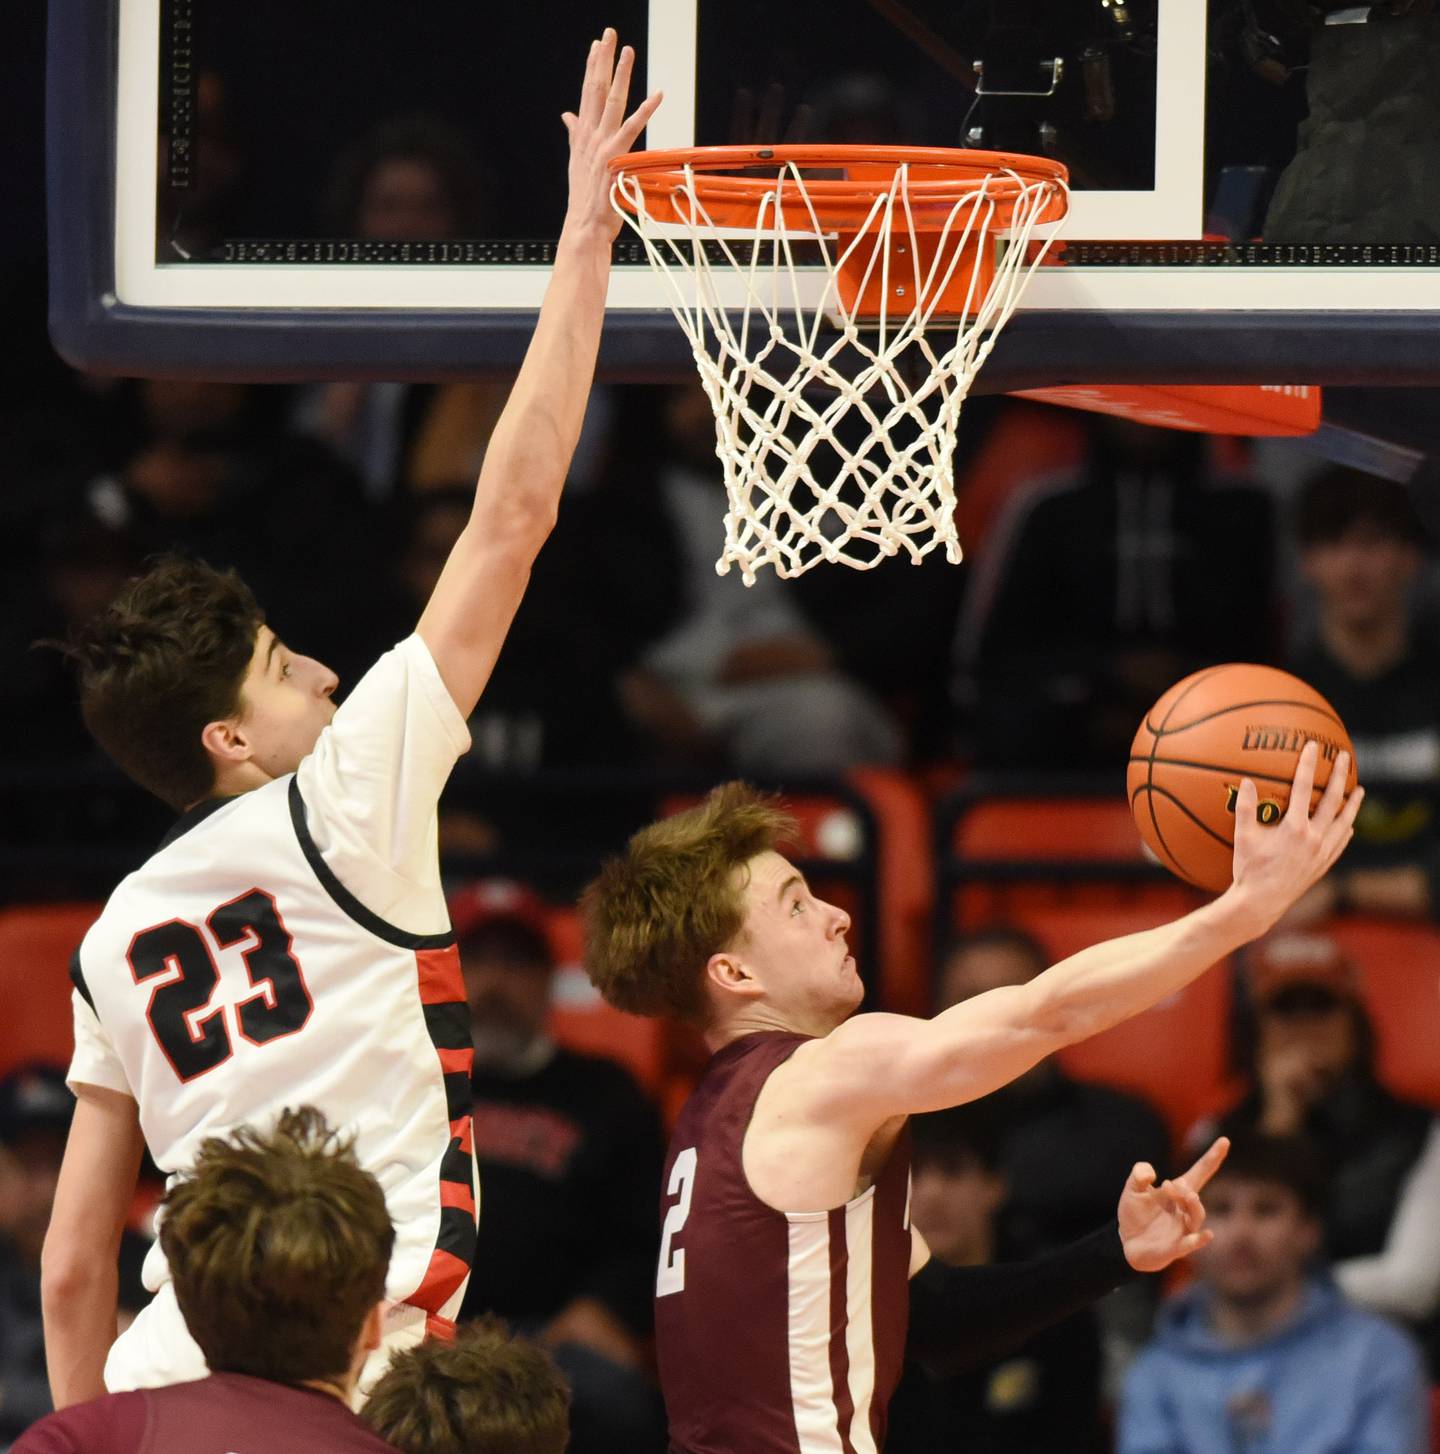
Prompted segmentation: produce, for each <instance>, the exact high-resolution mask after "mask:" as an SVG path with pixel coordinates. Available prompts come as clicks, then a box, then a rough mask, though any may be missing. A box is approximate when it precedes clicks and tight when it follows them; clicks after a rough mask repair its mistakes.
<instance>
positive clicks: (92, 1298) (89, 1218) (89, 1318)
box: [40, 1085, 145, 1409]
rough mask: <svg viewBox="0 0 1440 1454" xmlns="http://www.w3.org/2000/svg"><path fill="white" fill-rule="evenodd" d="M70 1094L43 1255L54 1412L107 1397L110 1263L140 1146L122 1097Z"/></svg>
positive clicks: (113, 1278)
mask: <svg viewBox="0 0 1440 1454" xmlns="http://www.w3.org/2000/svg"><path fill="white" fill-rule="evenodd" d="M75 1097H76V1103H75V1116H74V1119H73V1120H72V1121H71V1123H70V1134H69V1136H68V1138H67V1140H66V1142H65V1158H64V1161H63V1162H62V1163H61V1166H60V1180H59V1183H58V1185H57V1186H56V1190H55V1206H54V1210H53V1211H52V1212H51V1215H50V1226H49V1229H48V1231H47V1232H46V1234H45V1246H44V1250H43V1252H42V1253H41V1271H40V1288H41V1303H42V1310H43V1314H44V1322H45V1357H46V1363H47V1366H48V1369H49V1375H50V1391H51V1393H52V1395H53V1396H54V1400H55V1407H56V1408H57V1409H59V1408H66V1407H68V1406H69V1405H70V1404H75V1403H82V1402H84V1401H85V1400H87V1399H92V1398H98V1397H99V1396H100V1395H101V1394H103V1393H104V1392H105V1386H104V1381H103V1377H102V1375H103V1372H104V1368H105V1355H106V1353H107V1352H108V1351H109V1348H110V1344H111V1343H112V1342H113V1341H114V1339H115V1314H116V1299H117V1294H118V1287H119V1276H118V1273H117V1270H116V1260H117V1258H118V1256H119V1251H120V1237H121V1233H122V1232H123V1231H124V1229H125V1222H126V1218H127V1217H128V1215H129V1211H130V1204H131V1202H132V1201H133V1199H134V1196H135V1179H136V1176H137V1175H138V1173H139V1170H140V1157H141V1153H142V1152H143V1151H144V1147H145V1141H144V1137H143V1136H142V1134H141V1131H140V1118H139V1112H138V1109H137V1107H136V1104H135V1102H134V1101H133V1100H132V1099H131V1098H130V1097H129V1096H128V1095H124V1094H123V1093H121V1092H119V1091H113V1090H105V1089H103V1088H102V1087H100V1086H92V1085H77V1086H75Z"/></svg>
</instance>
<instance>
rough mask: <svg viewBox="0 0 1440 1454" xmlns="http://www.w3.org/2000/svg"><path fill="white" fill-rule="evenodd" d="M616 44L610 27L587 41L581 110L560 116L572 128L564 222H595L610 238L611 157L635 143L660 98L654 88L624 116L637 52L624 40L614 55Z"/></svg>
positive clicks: (616, 222)
mask: <svg viewBox="0 0 1440 1454" xmlns="http://www.w3.org/2000/svg"><path fill="white" fill-rule="evenodd" d="M615 44H616V35H615V32H614V30H612V29H609V28H607V29H606V31H605V34H604V35H603V36H601V38H600V39H599V40H597V41H592V42H591V44H590V58H589V59H588V60H587V61H586V62H585V85H584V89H583V90H582V91H581V93H580V107H579V110H578V111H567V112H566V113H565V114H564V115H563V116H562V117H561V118H560V119H561V120H562V121H563V122H564V123H565V130H566V131H568V132H569V133H570V206H569V211H568V212H567V214H566V219H565V220H566V223H567V224H577V223H578V224H580V225H585V224H587V223H588V224H590V225H592V226H597V227H599V228H601V229H602V231H603V232H604V235H605V236H606V237H608V238H613V237H614V236H615V235H616V233H618V232H619V230H620V217H619V214H618V213H617V212H616V211H615V209H614V208H613V207H612V206H611V205H610V183H611V178H610V169H609V164H610V161H611V160H612V158H614V157H617V156H622V155H623V154H624V153H625V152H627V151H629V150H630V148H631V147H632V146H634V145H635V139H636V138H637V137H638V136H639V135H640V133H641V132H642V131H644V130H645V124H646V122H648V121H649V120H650V118H651V117H652V116H653V115H654V114H655V110H656V108H657V107H658V106H659V105H660V101H661V99H662V98H661V93H660V92H659V91H656V92H655V94H654V95H653V96H647V97H646V98H645V100H644V101H642V102H641V103H640V105H639V106H637V107H636V108H635V110H634V111H632V112H631V113H630V115H629V116H628V117H627V116H626V115H625V102H626V100H627V98H628V97H629V94H630V74H631V72H632V71H633V70H634V68H635V52H634V51H633V50H632V49H631V48H630V47H629V46H628V45H627V46H625V47H624V48H623V49H622V50H621V52H620V57H619V59H618V60H617V59H616V57H615Z"/></svg>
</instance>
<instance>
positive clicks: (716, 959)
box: [705, 950, 761, 995]
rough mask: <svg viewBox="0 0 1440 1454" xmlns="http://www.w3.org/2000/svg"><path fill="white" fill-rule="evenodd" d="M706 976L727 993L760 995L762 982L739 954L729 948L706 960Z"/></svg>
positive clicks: (712, 983)
mask: <svg viewBox="0 0 1440 1454" xmlns="http://www.w3.org/2000/svg"><path fill="white" fill-rule="evenodd" d="M705 978H706V979H707V980H709V982H710V983H711V985H712V986H714V987H715V988H716V989H719V990H723V991H724V992H725V993H726V994H732V995H735V994H739V995H758V994H759V993H760V988H761V987H760V982H759V980H757V979H756V978H755V976H754V975H753V974H751V973H750V970H749V969H748V967H747V966H746V964H745V961H744V960H743V959H741V958H740V957H739V956H738V955H736V954H732V953H731V952H730V951H728V950H722V951H721V952H720V953H719V954H712V955H711V956H710V958H709V959H707V960H706V961H705Z"/></svg>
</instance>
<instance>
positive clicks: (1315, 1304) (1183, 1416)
mask: <svg viewBox="0 0 1440 1454" xmlns="http://www.w3.org/2000/svg"><path fill="white" fill-rule="evenodd" d="M1324 1200H1325V1198H1324V1194H1323V1193H1322V1190H1321V1185H1320V1175H1319V1171H1318V1168H1317V1165H1316V1162H1315V1160H1314V1158H1313V1156H1312V1155H1311V1153H1310V1149H1309V1148H1308V1146H1307V1145H1306V1144H1305V1143H1304V1142H1303V1141H1300V1140H1298V1139H1296V1138H1293V1137H1277V1136H1263V1135H1250V1136H1246V1137H1237V1138H1236V1140H1235V1142H1234V1144H1233V1145H1232V1147H1231V1151H1230V1157H1229V1160H1228V1162H1227V1164H1226V1165H1225V1166H1223V1167H1221V1169H1220V1171H1219V1172H1218V1173H1217V1174H1216V1175H1215V1178H1214V1179H1213V1180H1212V1181H1211V1183H1210V1186H1209V1187H1208V1189H1207V1190H1206V1192H1205V1194H1204V1203H1205V1211H1206V1224H1207V1226H1209V1227H1210V1229H1211V1230H1212V1231H1213V1232H1214V1234H1215V1235H1214V1241H1213V1242H1212V1243H1211V1244H1210V1246H1209V1248H1208V1249H1206V1250H1205V1251H1204V1252H1202V1253H1200V1254H1198V1256H1197V1258H1196V1261H1197V1264H1198V1267H1199V1271H1200V1280H1199V1282H1198V1283H1197V1284H1196V1285H1195V1286H1194V1287H1192V1288H1190V1289H1189V1290H1188V1291H1186V1292H1185V1293H1182V1294H1181V1295H1180V1296H1179V1297H1178V1298H1176V1299H1175V1300H1174V1301H1173V1302H1172V1303H1171V1304H1170V1305H1169V1306H1168V1307H1167V1308H1166V1309H1165V1310H1164V1312H1163V1314H1162V1320H1161V1326H1160V1330H1159V1332H1158V1333H1157V1335H1156V1337H1155V1341H1154V1342H1153V1343H1152V1344H1151V1345H1150V1347H1149V1348H1147V1349H1146V1350H1145V1352H1144V1353H1142V1354H1141V1356H1140V1358H1139V1359H1138V1360H1137V1362H1136V1363H1135V1366H1134V1367H1133V1368H1132V1369H1131V1370H1130V1374H1129V1377H1128V1378H1127V1379H1126V1383H1125V1394H1124V1398H1123V1399H1122V1400H1121V1404H1120V1418H1119V1439H1118V1443H1117V1449H1118V1454H1237V1451H1244V1454H1338V1451H1341V1450H1344V1451H1345V1454H1360V1451H1362V1450H1363V1451H1365V1454H1424V1451H1425V1449H1426V1447H1427V1441H1426V1437H1425V1431H1426V1417H1427V1415H1426V1402H1427V1395H1426V1389H1425V1380H1424V1374H1423V1370H1422V1367H1421V1360H1420V1355H1419V1352H1418V1350H1417V1349H1416V1348H1415V1346H1414V1345H1413V1343H1412V1342H1411V1340H1410V1339H1409V1338H1408V1337H1407V1336H1406V1335H1405V1334H1403V1333H1402V1332H1400V1331H1399V1329H1397V1328H1395V1327H1393V1326H1391V1325H1390V1324H1388V1323H1386V1322H1384V1321H1383V1320H1382V1319H1380V1318H1378V1317H1376V1316H1374V1315H1373V1314H1371V1313H1367V1312H1362V1311H1360V1310H1358V1309H1356V1308H1353V1307H1351V1306H1350V1305H1349V1304H1348V1303H1347V1302H1346V1301H1345V1299H1344V1298H1343V1297H1342V1295H1341V1294H1340V1292H1339V1291H1338V1290H1337V1289H1336V1288H1335V1287H1334V1286H1333V1284H1331V1283H1330V1282H1329V1281H1327V1280H1326V1279H1325V1278H1324V1277H1323V1276H1321V1275H1319V1274H1318V1273H1316V1272H1314V1271H1312V1270H1311V1268H1310V1264H1311V1263H1312V1261H1313V1259H1314V1258H1315V1256H1316V1253H1317V1252H1318V1250H1319V1247H1320V1243H1321V1207H1322V1205H1323V1203H1324Z"/></svg>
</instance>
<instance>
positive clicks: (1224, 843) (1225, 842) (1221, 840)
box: [1154, 788, 1235, 863]
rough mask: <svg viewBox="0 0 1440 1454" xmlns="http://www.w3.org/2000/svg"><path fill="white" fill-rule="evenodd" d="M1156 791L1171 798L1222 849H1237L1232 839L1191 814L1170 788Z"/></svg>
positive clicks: (1156, 789)
mask: <svg viewBox="0 0 1440 1454" xmlns="http://www.w3.org/2000/svg"><path fill="white" fill-rule="evenodd" d="M1154 791H1155V792H1157V793H1160V794H1161V795H1162V796H1163V797H1166V798H1169V800H1170V801H1171V802H1172V803H1174V804H1175V806H1176V807H1177V808H1179V809H1180V811H1181V812H1182V813H1184V815H1185V816H1186V817H1187V818H1188V819H1189V820H1190V821H1191V822H1192V823H1193V824H1194V825H1195V826H1196V827H1197V828H1198V829H1200V831H1201V832H1202V833H1208V834H1209V835H1210V836H1211V837H1212V838H1213V839H1214V840H1215V841H1216V842H1217V843H1218V844H1219V845H1220V846H1221V847H1222V848H1234V847H1235V844H1234V843H1233V842H1232V841H1231V840H1230V839H1229V838H1225V837H1223V836H1222V835H1221V834H1219V833H1217V832H1216V831H1215V830H1214V829H1213V828H1212V827H1211V826H1210V825H1209V824H1208V823H1206V822H1205V821H1204V820H1203V819H1201V818H1197V817H1196V816H1195V814H1194V813H1192V812H1191V811H1190V809H1189V808H1187V807H1186V806H1185V804H1184V803H1183V802H1182V801H1181V800H1180V799H1179V798H1177V797H1176V796H1175V794H1174V793H1172V792H1171V791H1170V789H1169V788H1155V789H1154ZM1176 862H1177V863H1178V862H1179V860H1178V859H1177V860H1176Z"/></svg>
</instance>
